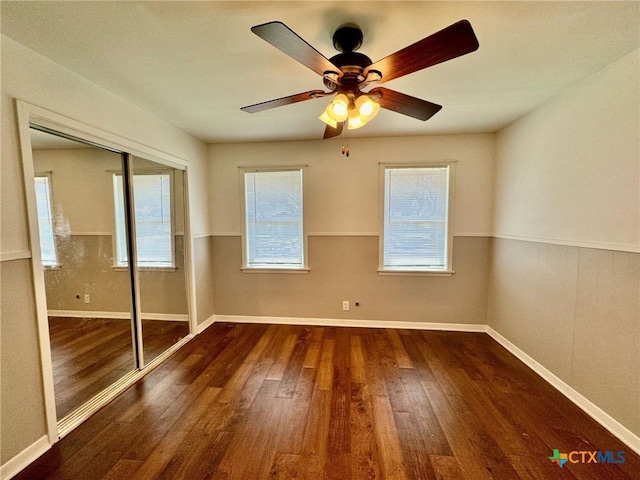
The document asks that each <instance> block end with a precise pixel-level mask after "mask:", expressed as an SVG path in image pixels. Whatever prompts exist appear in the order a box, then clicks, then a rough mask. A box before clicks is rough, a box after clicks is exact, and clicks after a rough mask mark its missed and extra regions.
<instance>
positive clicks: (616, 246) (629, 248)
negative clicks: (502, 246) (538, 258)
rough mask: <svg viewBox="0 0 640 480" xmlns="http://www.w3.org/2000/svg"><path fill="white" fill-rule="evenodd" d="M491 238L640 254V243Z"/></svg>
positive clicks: (508, 236)
mask: <svg viewBox="0 0 640 480" xmlns="http://www.w3.org/2000/svg"><path fill="white" fill-rule="evenodd" d="M491 236H492V237H493V238H502V239H504V240H520V241H522V242H533V243H546V244H550V245H563V246H566V247H582V248H595V249H598V250H614V251H619V252H630V253H640V243H639V244H632V243H609V242H588V241H583V240H561V239H557V238H544V237H529V236H526V235H509V234H503V233H500V234H498V233H494V234H492V235H491Z"/></svg>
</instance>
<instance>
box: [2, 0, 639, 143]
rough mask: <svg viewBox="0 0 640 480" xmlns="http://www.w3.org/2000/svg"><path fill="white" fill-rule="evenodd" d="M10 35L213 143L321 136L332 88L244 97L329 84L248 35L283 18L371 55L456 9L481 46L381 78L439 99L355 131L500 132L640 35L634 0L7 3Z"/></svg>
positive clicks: (450, 18) (447, 18) (314, 41)
mask: <svg viewBox="0 0 640 480" xmlns="http://www.w3.org/2000/svg"><path fill="white" fill-rule="evenodd" d="M1 6H2V12H1V18H2V33H3V34H5V35H7V36H9V37H11V38H13V39H14V40H16V41H18V42H20V43H22V44H24V45H26V46H27V47H29V48H30V49H32V50H35V51H36V52H38V53H40V54H41V55H43V56H45V57H47V58H49V59H51V60H53V61H54V62H56V63H58V64H60V65H63V66H64V67H66V68H68V69H69V70H72V71H74V72H76V73H78V74H79V75H81V76H83V77H85V78H87V79H89V80H90V81H92V82H94V83H96V84H98V85H100V86H102V87H104V88H105V89H107V90H110V91H111V92H114V93H115V94H117V95H119V96H120V97H122V98H124V99H126V100H128V101H130V102H132V103H134V104H137V105H138V106H140V107H141V108H143V109H144V110H147V111H149V112H151V113H153V114H155V115H156V116H158V117H161V118H163V119H165V120H166V121H167V122H169V123H171V124H173V125H176V126H177V127H179V128H181V129H183V130H185V131H187V132H189V133H191V134H192V135H194V136H196V137H198V138H200V139H202V140H204V141H205V142H207V143H217V142H244V141H269V140H298V139H318V138H322V133H323V131H324V124H323V123H322V122H320V120H318V119H317V116H318V115H319V114H320V113H321V112H322V110H323V109H324V107H325V105H326V104H327V103H328V100H327V99H316V100H310V101H307V102H302V103H298V104H295V105H289V106H285V107H280V108H276V109H273V110H270V111H265V112H260V113H254V114H249V113H245V112H242V111H240V107H242V106H245V105H249V104H253V103H258V102H262V101H265V100H270V99H273V98H278V97H283V96H287V95H291V94H294V93H300V92H304V91H307V90H313V89H320V88H323V84H322V79H321V77H320V76H318V75H317V74H315V73H314V72H312V71H311V70H309V69H307V68H306V67H304V66H302V65H301V64H299V63H297V62H296V61H294V60H293V59H291V58H289V57H288V56H286V55H285V54H283V53H282V52H280V51H279V50H277V49H276V48H274V47H272V46H271V45H269V44H268V43H266V42H265V41H264V40H262V39H260V38H259V37H257V36H256V35H254V34H252V33H251V31H250V27H251V26H253V25H257V24H261V23H265V22H268V21H272V20H280V21H282V22H284V23H285V24H287V25H288V26H289V27H290V28H291V29H293V30H294V31H295V32H296V33H298V35H300V36H301V37H302V38H304V39H305V40H306V41H307V42H309V43H310V44H311V45H313V46H314V47H315V48H316V49H317V50H319V51H320V52H321V53H323V54H324V55H325V56H326V57H331V56H333V55H334V54H335V53H337V52H336V51H335V50H334V49H333V46H332V42H331V36H332V34H333V32H334V31H335V29H336V28H337V27H338V26H340V25H341V24H343V23H347V22H352V23H356V24H358V25H359V26H360V27H361V28H362V30H363V32H364V43H363V46H362V48H361V49H360V52H362V53H365V54H366V55H368V56H369V57H370V58H371V59H372V60H373V61H374V62H375V61H376V60H379V59H380V58H382V57H385V56H387V55H389V54H391V53H393V52H395V51H397V50H399V49H401V48H403V47H405V46H406V45H409V44H411V43H414V42H416V41H417V40H420V39H422V38H424V37H426V36H428V35H430V34H432V33H435V32H436V31H439V30H441V29H442V28H444V27H446V26H448V25H450V24H452V23H454V22H456V21H458V20H461V19H464V18H466V19H468V20H469V21H470V22H471V24H472V26H473V28H474V30H475V32H476V36H477V37H478V40H479V42H480V48H479V50H478V51H476V52H474V53H471V54H468V55H465V56H463V57H459V58H457V59H454V60H451V61H449V62H446V63H443V64H440V65H436V66H434V67H431V68H428V69H425V70H422V71H419V72H416V73H413V74H411V75H408V76H406V77H403V78H399V79H396V80H393V81H390V82H389V83H385V85H384V86H385V87H387V88H392V89H394V90H398V91H400V92H403V93H406V94H409V95H412V96H415V97H420V98H423V99H425V100H429V101H431V102H434V103H438V104H441V105H443V107H444V108H443V109H442V110H441V111H440V112H439V113H438V114H437V115H436V116H434V117H433V118H432V119H430V120H428V121H427V122H421V121H418V120H415V119H413V118H410V117H406V116H404V115H400V114H397V113H394V112H390V111H382V112H381V113H380V114H379V115H378V117H377V118H376V119H375V120H374V121H372V122H371V123H369V124H368V125H367V126H366V127H364V128H362V129H360V130H357V131H354V132H352V133H351V135H353V136H391V135H394V136H397V135H430V134H445V133H477V132H495V131H497V130H499V129H501V128H502V127H504V126H506V125H508V124H509V123H511V122H513V121H514V120H516V119H517V118H519V117H521V116H522V115H524V114H526V113H527V112H529V111H531V110H532V109H533V108H535V107H536V106H538V105H540V104H542V103H544V102H545V101H546V100H548V99H549V98H551V97H552V96H554V95H556V94H557V93H559V92H560V91H562V90H565V89H567V88H569V87H571V86H572V85H574V84H576V83H578V82H580V81H582V80H583V79H585V78H586V77H588V76H590V75H592V74H594V73H596V72H597V71H599V70H601V69H602V68H604V67H605V66H607V65H609V64H610V63H612V62H614V61H615V60H617V59H619V58H621V57H622V56H624V55H626V54H628V53H630V52H632V51H634V50H636V49H638V48H639V47H640V28H639V25H640V2H638V1H631V2H608V1H604V2H579V1H563V2H539V1H528V2H426V1H421V2H396V1H386V2H382V1H380V2H375V1H374V2H364V1H351V2H349V1H341V2H334V1H323V2H303V1H298V2H249V1H236V2H205V1H202V2H177V1H174V2H113V1H111V2H91V1H86V2H65V1H49V2H26V1H18V2H11V1H6V0H3V1H2V2H1Z"/></svg>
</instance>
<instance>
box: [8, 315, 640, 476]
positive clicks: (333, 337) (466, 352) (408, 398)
mask: <svg viewBox="0 0 640 480" xmlns="http://www.w3.org/2000/svg"><path fill="white" fill-rule="evenodd" d="M83 328H85V330H86V331H89V327H88V326H86V325H85V326H84V327H83ZM52 335H56V336H57V338H59V339H65V340H64V341H71V340H73V336H72V335H68V332H65V331H64V328H62V327H61V326H56V328H55V332H54V333H53V334H52ZM107 343H108V342H107ZM74 345H76V346H81V343H74ZM72 348H73V347H72ZM67 354H68V355H69V358H85V357H83V355H84V353H77V354H74V353H73V352H71V351H68V352H67ZM64 363H65V362H62V363H61V364H64ZM69 365H71V363H69ZM554 449H559V450H560V451H561V452H571V451H574V450H576V451H580V450H582V451H615V452H617V451H624V452H625V462H624V463H623V464H607V463H601V464H593V463H591V464H588V463H570V464H565V465H564V466H563V468H559V466H558V465H556V464H555V463H553V462H551V460H550V459H549V457H550V456H551V455H552V454H553V450H554ZM124 478H126V479H127V480H128V479H130V478H133V479H136V478H143V479H168V480H178V479H188V480H205V479H206V480H210V479H217V480H221V479H225V480H229V479H242V480H263V479H271V478H281V479H287V480H290V479H312V480H319V479H338V480H349V479H353V480H365V479H366V480H372V479H401V480H404V479H407V480H408V479H417V480H423V479H426V480H429V479H434V480H458V479H472V480H483V479H496V480H503V479H504V480H511V479H514V480H517V479H535V480H538V479H541V480H542V479H544V480H546V479H550V480H554V479H558V480H608V479H615V480H635V479H637V478H640V456H638V455H636V454H634V453H633V452H632V451H631V450H630V449H629V448H628V447H626V446H625V445H624V444H622V443H621V442H620V441H619V440H617V439H616V438H614V437H613V436H612V435H611V434H610V433H609V432H607V431H606V430H605V429H604V428H602V427H601V426H600V425H598V424H597V423H596V422H594V421H593V420H592V419H591V418H590V417H588V415H586V414H585V413H584V412H582V411H581V410H580V409H578V408H577V407H576V406H575V405H574V404H573V403H571V401H569V400H568V399H566V398H565V397H564V396H563V395H562V394H560V393H559V392H558V391H556V390H555V389H553V388H552V387H551V386H550V385H549V384H548V383H546V382H545V381H544V380H542V379H540V377H538V376H537V375H536V374H535V373H533V372H532V371H531V370H530V369H529V368H528V367H526V366H525V365H524V364H522V363H521V362H519V361H518V360H517V359H516V358H515V357H514V356H513V355H511V354H509V353H508V352H507V351H506V350H504V349H503V348H502V347H501V346H500V345H498V344H497V343H496V342H494V341H493V340H492V339H491V338H490V337H488V336H487V335H486V334H483V333H461V332H425V331H419V330H397V331H387V330H384V329H367V328H363V329H351V328H343V327H311V328H309V327H303V326H292V325H271V326H269V325H251V324H223V323H218V324H214V325H212V326H211V327H210V328H209V329H207V330H206V331H205V332H203V333H202V334H200V335H199V336H197V337H196V338H194V339H193V340H191V341H190V342H188V343H187V344H186V345H185V346H184V347H182V348H181V349H180V350H178V351H177V352H175V353H174V354H173V355H172V356H171V357H170V358H169V359H167V361H165V362H164V363H163V364H162V365H160V366H158V367H157V368H156V369H155V370H153V371H152V372H150V373H149V374H148V375H146V376H145V377H144V378H143V379H141V381H139V382H137V383H136V384H135V385H134V386H132V387H131V388H129V389H127V390H126V391H125V392H123V393H122V394H121V395H120V396H118V397H117V398H116V399H114V400H113V401H112V402H111V403H109V404H108V405H106V406H105V407H104V408H102V409H101V410H100V411H98V412H97V413H96V414H95V415H93V416H92V417H91V418H90V419H89V420H88V421H87V422H85V423H84V424H83V425H81V426H80V427H78V428H77V429H76V430H74V431H72V432H71V433H69V435H67V436H66V437H65V438H64V439H62V440H61V441H60V442H58V443H56V444H55V445H53V447H52V448H51V449H50V450H49V451H48V452H47V453H45V454H44V455H43V456H42V457H40V458H39V459H38V460H36V461H35V462H34V463H33V464H32V465H30V466H28V467H27V468H26V469H25V470H24V471H23V472H21V473H19V474H18V475H17V476H16V477H15V479H16V480H27V479H28V480H33V479H59V480H77V479H80V480H84V479H87V480H89V479H91V480H102V479H114V480H115V479H118V480H119V479H124Z"/></svg>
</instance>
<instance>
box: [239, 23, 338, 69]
mask: <svg viewBox="0 0 640 480" xmlns="http://www.w3.org/2000/svg"><path fill="white" fill-rule="evenodd" d="M251 31H252V32H253V33H255V34H256V35H258V36H259V37H260V38H262V39H263V40H265V41H267V42H269V43H270V44H271V45H273V46H274V47H276V48H277V49H278V50H281V51H282V52H284V53H286V54H287V55H289V56H290V57H291V58H293V59H294V60H297V61H298V62H300V63H302V64H303V65H305V66H306V67H308V68H310V69H311V70H313V71H314V72H316V73H317V74H318V75H324V74H325V72H333V73H336V74H337V75H338V77H341V76H342V71H341V70H340V69H339V68H338V67H336V66H335V65H334V64H333V63H331V62H330V61H329V60H328V59H327V58H326V57H325V56H324V55H322V54H321V53H320V52H318V51H317V50H316V49H315V48H313V47H312V46H311V45H309V44H308V43H307V42H306V41H305V40H303V39H302V37H300V36H299V35H298V34H297V33H296V32H294V31H293V30H291V29H290V28H289V27H287V26H286V25H285V24H284V23H282V22H269V23H263V24H262V25H256V26H255V27H251Z"/></svg>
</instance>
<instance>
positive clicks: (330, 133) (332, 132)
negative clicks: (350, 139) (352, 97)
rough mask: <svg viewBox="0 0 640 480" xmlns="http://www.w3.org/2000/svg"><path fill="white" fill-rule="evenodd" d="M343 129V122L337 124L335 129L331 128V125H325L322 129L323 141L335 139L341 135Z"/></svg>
mask: <svg viewBox="0 0 640 480" xmlns="http://www.w3.org/2000/svg"><path fill="white" fill-rule="evenodd" d="M343 127H344V122H338V126H337V127H336V128H333V127H332V126H331V125H327V127H326V128H325V129H324V136H323V137H322V138H323V140H326V139H327V138H332V137H337V136H338V135H340V134H341V133H342V128H343Z"/></svg>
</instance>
